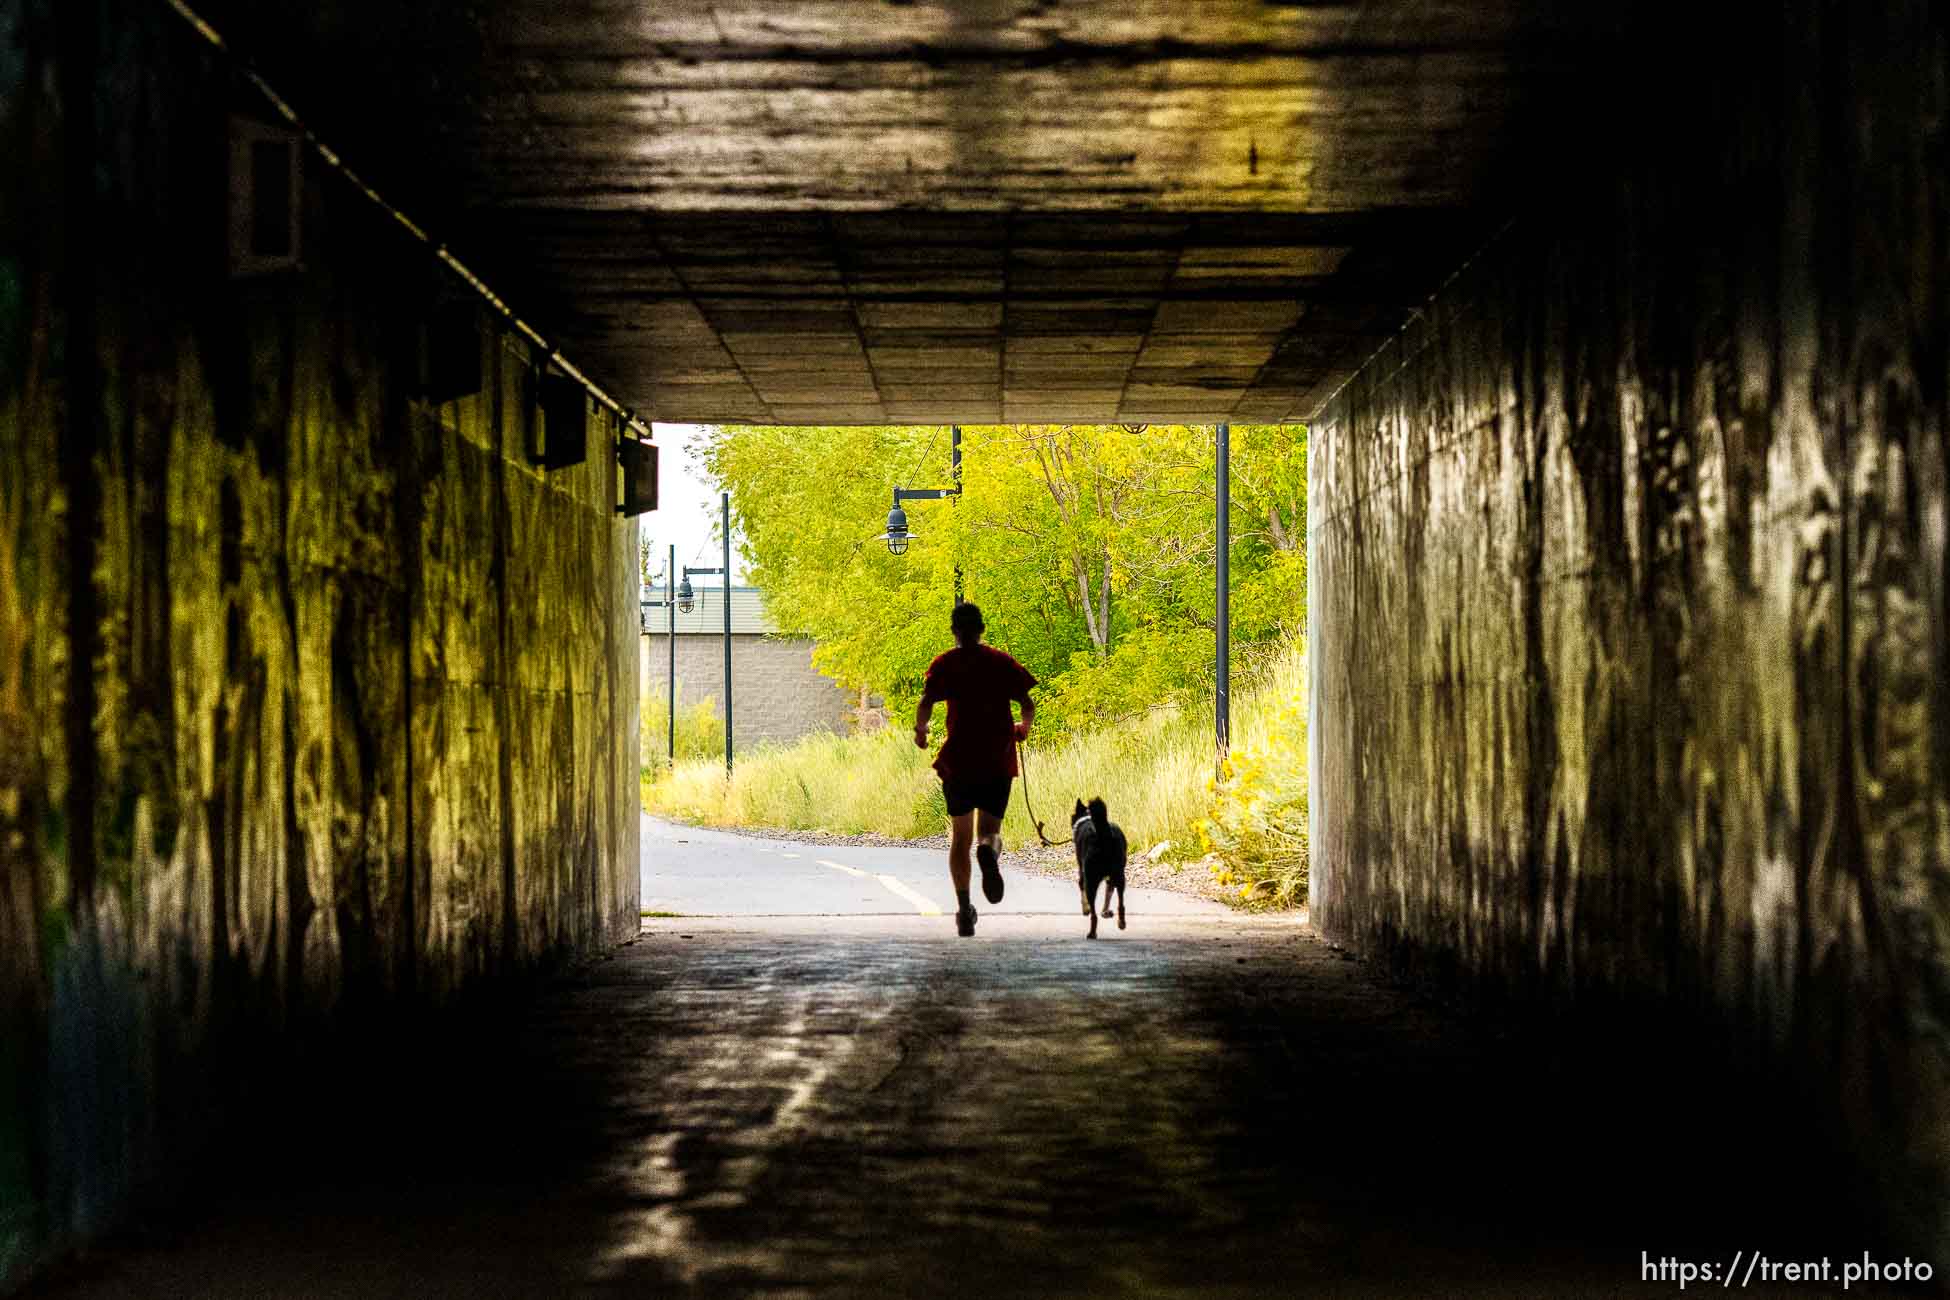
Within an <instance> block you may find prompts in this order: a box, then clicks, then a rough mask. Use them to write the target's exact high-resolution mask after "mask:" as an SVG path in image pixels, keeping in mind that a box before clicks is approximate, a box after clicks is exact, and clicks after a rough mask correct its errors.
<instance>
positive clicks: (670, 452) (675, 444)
mask: <svg viewBox="0 0 1950 1300" xmlns="http://www.w3.org/2000/svg"><path fill="white" fill-rule="evenodd" d="M705 427H706V426H704V425H701V424H662V423H659V424H657V425H656V426H654V429H653V432H654V433H655V441H656V444H657V449H658V450H657V459H658V464H657V473H658V483H657V508H656V509H655V510H654V511H652V512H651V513H649V514H647V515H644V516H643V517H642V524H643V533H644V536H646V537H648V538H649V539H650V573H651V577H652V579H653V580H654V581H655V582H656V583H657V585H658V586H661V585H662V574H663V568H664V561H665V557H666V556H667V555H668V554H669V551H668V550H667V549H666V548H668V547H669V546H670V545H671V544H672V543H675V544H676V546H677V563H678V564H679V565H680V566H681V565H686V564H688V565H690V566H692V567H693V568H697V567H703V568H715V567H717V565H719V564H720V563H722V562H723V555H724V551H723V548H722V547H721V546H720V545H719V543H718V485H717V483H716V482H714V481H713V480H712V478H711V476H710V475H709V474H708V473H706V472H705V469H704V466H703V465H701V464H699V463H698V461H697V460H696V458H694V457H693V456H692V455H691V453H690V451H689V449H688V446H689V443H690V442H691V440H692V439H693V438H695V437H696V436H697V435H698V434H699V433H702V432H703V431H704V429H705ZM731 568H732V581H733V582H735V583H736V582H743V581H745V572H744V565H743V563H742V562H741V561H740V559H739V557H738V544H737V538H736V537H734V538H733V539H732V546H731ZM703 581H705V582H716V581H717V579H715V578H706V579H703Z"/></svg>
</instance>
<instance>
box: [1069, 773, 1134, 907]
mask: <svg viewBox="0 0 1950 1300" xmlns="http://www.w3.org/2000/svg"><path fill="white" fill-rule="evenodd" d="M1070 839H1071V840H1072V841H1074V842H1075V844H1076V847H1077V887H1078V888H1079V889H1081V890H1083V914H1084V915H1085V916H1087V917H1089V918H1090V937H1091V938H1092V939H1094V938H1096V937H1097V910H1096V907H1095V903H1094V900H1095V899H1096V897H1097V886H1098V885H1099V884H1102V885H1103V887H1104V915H1105V916H1109V915H1110V891H1111V890H1113V889H1115V890H1116V891H1117V928H1118V929H1120V930H1122V929H1123V928H1124V858H1125V854H1126V852H1127V851H1128V850H1127V846H1126V845H1125V843H1124V832H1123V831H1122V830H1120V829H1119V828H1118V827H1117V826H1115V825H1113V824H1112V822H1111V820H1110V812H1109V810H1108V809H1106V808H1105V807H1104V801H1103V800H1102V799H1092V800H1091V801H1090V806H1089V807H1088V808H1086V807H1084V804H1083V800H1081V799H1079V800H1077V810H1076V812H1074V813H1072V814H1071V820H1070Z"/></svg>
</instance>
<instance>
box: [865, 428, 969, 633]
mask: <svg viewBox="0 0 1950 1300" xmlns="http://www.w3.org/2000/svg"><path fill="white" fill-rule="evenodd" d="M948 465H949V472H950V473H951V474H952V475H953V476H954V480H955V485H954V486H953V487H945V488H904V487H897V488H895V489H894V508H893V509H892V510H889V511H888V512H887V531H886V532H884V533H882V534H881V535H880V536H879V537H878V538H876V539H875V540H876V541H882V542H885V543H887V551H888V553H889V554H892V555H906V554H907V548H908V544H909V543H911V542H912V541H913V540H914V538H915V536H916V534H915V532H914V530H913V529H911V528H909V527H908V524H907V511H905V510H903V509H901V502H903V501H939V500H941V499H942V498H943V497H948V498H958V497H960V496H961V426H960V425H959V424H951V425H949V426H948ZM955 603H956V604H960V603H961V566H960V565H956V566H955Z"/></svg>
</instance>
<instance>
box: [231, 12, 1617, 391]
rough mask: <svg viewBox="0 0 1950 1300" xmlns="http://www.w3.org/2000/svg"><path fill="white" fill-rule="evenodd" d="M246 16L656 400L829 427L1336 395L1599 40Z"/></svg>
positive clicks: (412, 188)
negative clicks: (1570, 53) (1582, 51)
mask: <svg viewBox="0 0 1950 1300" xmlns="http://www.w3.org/2000/svg"><path fill="white" fill-rule="evenodd" d="M402 10H405V11H410V12H401V11H402ZM223 20H224V21H226V22H227V23H229V24H231V25H232V27H233V30H236V31H238V32H239V33H240V34H241V35H242V37H243V40H242V42H241V43H242V44H244V45H245V46H246V48H250V49H253V50H255V51H256V52H257V54H258V56H259V60H260V62H261V64H262V65H263V66H264V68H265V69H266V71H267V72H268V73H269V74H270V75H271V77H272V78H273V80H274V81H276V82H277V83H278V84H280V85H282V86H286V87H289V89H290V96H291V98H293V99H294V100H295V101H297V102H298V103H299V105H300V107H301V109H302V110H303V111H304V112H305V113H306V114H307V115H308V117H309V118H310V119H311V120H312V121H313V122H314V123H315V124H317V125H318V127H319V128H320V130H321V133H322V134H325V135H326V136H327V137H328V138H331V139H335V140H339V141H342V142H343V149H344V152H346V153H347V154H348V155H349V156H351V157H352V158H354V159H355V160H356V161H358V162H359V163H360V165H361V166H362V167H363V168H364V169H365V170H366V171H367V172H368V173H369V174H371V175H373V176H374V177H375V178H377V179H378V180H379V182H380V184H381V187H382V188H383V189H385V191H386V192H387V193H388V194H389V195H394V196H397V197H398V198H399V199H400V201H401V202H402V204H403V205H404V206H407V207H409V209H410V210H412V211H414V212H416V213H423V214H426V217H427V220H428V222H429V224H431V225H433V226H434V227H435V229H436V233H437V234H438V235H439V236H440V237H441V238H443V239H445V240H446V241H447V242H449V243H450V244H451V245H452V246H454V247H455V248H456V249H457V250H459V251H460V252H461V253H462V254H463V256H465V257H467V258H468V259H469V260H470V261H471V262H473V263H474V264H476V265H478V266H479V267H480V268H481V269H482V270H483V271H484V273H485V274H486V275H487V276H488V278H489V279H490V281H491V282H492V283H494V284H495V285H496V286H497V287H499V288H501V289H502V290H503V291H504V293H505V294H506V295H507V296H508V297H509V298H511V299H512V300H513V301H514V302H515V303H516V305H517V307H518V308H519V309H521V310H522V311H523V312H524V313H525V314H527V315H529V316H530V317H531V318H533V319H535V320H536V321H537V322H538V323H539V324H541V325H542V326H543V328H545V329H547V330H549V331H550V332H552V333H553V334H555V335H556V336H557V337H559V338H560V339H561V341H562V342H563V344H564V347H565V351H567V352H568V353H569V354H570V355H572V356H573V357H574V358H575V359H576V360H577V361H578V362H579V363H580V364H581V365H582V366H583V367H584V368H585V369H587V370H588V371H590V372H591V373H592V374H593V375H594V376H596V377H597V378H599V379H600V380H601V381H602V382H604V383H605V384H606V385H607V386H609V387H610V388H611V389H612V391H613V392H615V393H616V394H617V396H618V397H619V398H621V399H622V400H624V401H625V402H626V403H632V404H634V405H635V406H636V407H637V409H638V410H639V412H641V413H644V414H648V415H650V416H652V417H653V418H655V419H659V420H672V421H702V422H711V421H763V422H778V423H807V424H839V423H881V422H936V421H942V422H945V421H951V420H956V421H963V422H970V423H978V422H988V421H997V420H1004V421H1025V422H1044V421H1113V420H1117V421H1146V422H1191V421H1205V420H1216V419H1222V418H1232V419H1236V420H1242V421H1277V420H1288V419H1297V418H1302V417H1304V416H1306V415H1308V414H1309V413H1311V412H1312V410H1313V409H1314V408H1315V407H1316V406H1317V405H1318V404H1319V403H1320V402H1321V401H1322V400H1324V398H1325V396H1326V395H1327V394H1328V393H1330V392H1331V391H1333V389H1334V388H1336V387H1337V386H1338V385H1339V383H1340V382H1341V381H1342V380H1343V379H1344V378H1345V377H1346V376H1347V375H1348V374H1349V373H1350V372H1351V370H1352V369H1353V368H1354V367H1355V366H1356V365H1358V364H1359V362H1360V360H1361V359H1362V358H1363V357H1364V356H1365V355H1367V353H1368V352H1370V351H1371V350H1372V348H1373V347H1374V346H1375V345H1376V344H1377V343H1378V342H1379V341H1380V340H1381V339H1383V338H1385V337H1386V336H1387V335H1388V334H1390V333H1392V332H1393V331H1394V330H1396V329H1397V328H1399V327H1400V325H1401V324H1402V322H1403V320H1404V319H1405V317H1406V315H1407V313H1408V312H1409V311H1410V310H1411V309H1412V308H1413V307H1414V306H1415V305H1416V304H1418V303H1420V302H1422V301H1424V300H1425V299H1426V298H1427V297H1428V295H1429V294H1430V293H1431V292H1432V291H1433V290H1434V289H1435V288H1436V286H1437V284H1438V283H1439V281H1440V280H1441V278H1442V277H1443V276H1444V275H1446V274H1447V273H1449V272H1451V271H1453V270H1454V269H1455V267H1456V266H1457V265H1458V264H1459V263H1460V262H1461V261H1462V260H1463V259H1464V258H1465V257H1466V256H1467V255H1468V253H1469V251H1470V250H1471V249H1473V248H1474V247H1476V246H1477V245H1478V244H1479V243H1480V242H1481V240H1482V239H1483V238H1484V237H1485V236H1486V234H1487V233H1488V232H1489V231H1490V230H1491V229H1493V228H1494V226H1495V225H1496V224H1498V223H1499V222H1501V221H1502V220H1504V219H1507V218H1508V216H1509V215H1511V208H1512V206H1513V200H1512V198H1511V196H1510V194H1509V193H1507V192H1506V191H1505V190H1504V188H1503V186H1504V183H1505V180H1506V178H1508V177H1510V176H1512V175H1515V174H1516V173H1517V172H1518V171H1519V170H1520V169H1521V168H1520V163H1521V155H1522V154H1523V153H1524V152H1525V151H1526V150H1527V149H1528V148H1530V147H1531V146H1530V145H1529V144H1528V143H1527V142H1528V141H1531V140H1532V139H1534V136H1535V132H1534V131H1532V129H1531V127H1530V126H1529V123H1531V122H1534V121H1535V120H1536V119H1537V118H1538V117H1539V115H1540V112H1539V110H1540V106H1541V105H1543V104H1544V103H1546V102H1548V100H1549V98H1550V95H1549V92H1548V91H1547V90H1546V88H1545V81H1546V80H1547V79H1550V78H1556V79H1559V80H1561V79H1562V78H1563V76H1564V72H1565V68H1566V66H1567V53H1566V52H1567V50H1570V49H1572V48H1575V47H1576V45H1577V43H1578V40H1579V39H1580V38H1579V36H1578V34H1577V33H1573V32H1570V31H1568V30H1566V29H1565V28H1564V27H1563V26H1562V25H1560V24H1558V23H1556V22H1555V21H1553V20H1551V19H1550V18H1549V16H1548V15H1547V14H1545V13H1544V12H1543V7H1542V6H1541V5H1540V4H1537V3H1534V2H1533V0H1369V2H1367V3H1359V4H1331V3H1326V4H1317V3H1306V2H1304V0H1303V2H1300V3H1265V2H1263V0H1211V2H1210V3H1202V4H1199V3H1190V2H1188V0H1017V2H1014V3H1006V4H1005V3H993V2H989V0H975V2H971V3H966V4H949V3H921V2H914V3H885V2H876V0H812V2H807V3H773V4H763V3H753V2H750V0H747V2H745V3H719V4H706V3H697V2H695V0H664V2H662V3H652V2H649V0H501V2H499V3H487V2H482V3H461V2H460V0H447V2H445V3H429V4H425V5H419V6H400V5H397V4H395V3H393V0H386V3H380V2H379V0H370V2H367V0H347V2H341V3H324V4H319V3H311V4H302V5H301V4H297V3H295V0H279V2H278V3H265V2H264V0H256V2H255V3H252V4H247V5H246V4H241V3H239V4H238V6H237V7H236V8H235V9H234V10H233V11H232V12H231V13H229V14H228V15H225V16H224V18H223ZM1582 39H1585V40H1589V33H1585V34H1584V36H1583V38H1582ZM1533 170H1534V169H1533Z"/></svg>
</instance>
